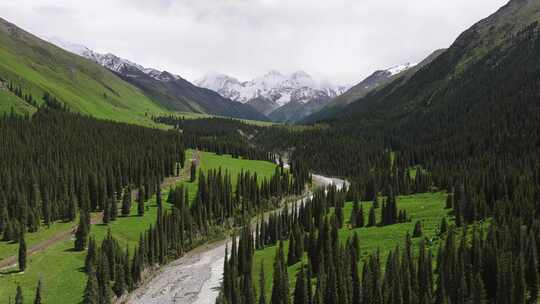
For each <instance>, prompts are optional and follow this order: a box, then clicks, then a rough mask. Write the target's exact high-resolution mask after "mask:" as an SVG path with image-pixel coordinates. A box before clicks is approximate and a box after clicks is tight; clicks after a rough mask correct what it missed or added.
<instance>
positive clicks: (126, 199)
mask: <svg viewBox="0 0 540 304" xmlns="http://www.w3.org/2000/svg"><path fill="white" fill-rule="evenodd" d="M130 212H131V189H130V188H129V187H127V188H126V189H125V190H124V195H123V197H122V216H129V213H130Z"/></svg>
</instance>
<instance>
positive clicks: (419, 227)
mask: <svg viewBox="0 0 540 304" xmlns="http://www.w3.org/2000/svg"><path fill="white" fill-rule="evenodd" d="M422 235H423V232H422V222H421V221H417V222H416V224H415V225H414V230H413V234H412V237H413V238H418V237H421V236H422Z"/></svg>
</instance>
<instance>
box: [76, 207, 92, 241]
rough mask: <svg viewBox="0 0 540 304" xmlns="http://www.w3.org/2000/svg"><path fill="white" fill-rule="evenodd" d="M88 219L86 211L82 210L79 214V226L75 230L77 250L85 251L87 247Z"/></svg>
mask: <svg viewBox="0 0 540 304" xmlns="http://www.w3.org/2000/svg"><path fill="white" fill-rule="evenodd" d="M87 223H88V221H87V220H86V213H85V212H84V211H83V210H81V212H80V216H79V226H78V227H77V231H76V232H75V251H83V250H84V248H85V247H86V241H87V238H88V232H89V231H88V230H89V229H88V224H87Z"/></svg>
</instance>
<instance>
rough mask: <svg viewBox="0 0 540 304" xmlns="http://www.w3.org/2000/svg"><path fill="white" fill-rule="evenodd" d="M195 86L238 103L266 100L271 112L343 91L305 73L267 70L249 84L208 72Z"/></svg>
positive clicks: (332, 96)
mask: <svg viewBox="0 0 540 304" xmlns="http://www.w3.org/2000/svg"><path fill="white" fill-rule="evenodd" d="M195 83H196V84H197V85H198V86H201V87H204V88H208V89H211V90H214V91H216V92H218V93H219V94H221V95H222V96H223V97H225V98H229V99H232V100H235V101H239V102H242V103H252V102H253V101H255V100H257V101H259V102H260V100H266V101H267V103H268V104H270V105H271V108H272V109H276V108H278V107H281V106H283V105H285V104H288V103H289V102H299V103H307V102H309V101H311V100H314V99H319V100H320V99H331V98H334V97H336V96H338V95H340V94H342V93H343V92H344V91H345V89H346V88H345V87H341V86H335V85H332V84H329V83H324V82H320V81H316V80H315V79H313V77H311V76H310V75H309V74H308V73H306V72H304V71H297V72H294V73H292V74H290V75H284V74H282V73H280V72H278V71H275V70H270V71H268V72H266V73H265V74H264V75H263V76H259V77H255V78H254V79H252V80H250V81H245V82H242V81H239V80H238V79H236V78H234V77H231V76H227V75H225V74H220V73H216V72H211V73H208V74H207V75H205V76H204V77H203V78H201V79H200V80H197V81H196V82H195Z"/></svg>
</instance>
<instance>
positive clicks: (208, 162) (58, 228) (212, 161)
mask: <svg viewBox="0 0 540 304" xmlns="http://www.w3.org/2000/svg"><path fill="white" fill-rule="evenodd" d="M197 155H200V156H199V157H197ZM194 158H198V159H199V168H200V169H202V170H204V171H206V170H209V169H218V168H220V167H221V168H222V170H228V171H229V172H230V173H231V177H232V179H233V185H234V184H235V183H236V177H237V174H238V173H240V172H241V171H242V170H244V171H245V170H250V171H251V172H257V174H258V175H259V176H260V178H261V180H262V179H263V178H264V177H266V178H270V176H271V175H272V174H273V173H274V169H275V167H276V165H275V164H272V163H269V162H264V161H251V160H244V159H235V158H232V157H230V156H219V155H216V154H214V153H209V152H195V151H192V150H190V151H188V152H187V157H186V164H185V166H184V172H183V174H181V175H180V177H177V178H169V179H166V180H165V182H164V183H163V184H162V188H163V191H162V198H163V200H165V198H166V197H167V194H168V190H169V188H170V187H171V186H173V185H177V184H179V183H183V185H184V186H185V187H187V189H189V193H190V196H191V197H194V196H195V193H196V190H197V182H193V183H191V182H189V181H187V177H188V176H189V173H188V171H189V164H190V162H191V160H192V159H194ZM147 206H148V209H147V211H146V212H145V214H144V216H143V217H139V216H136V213H137V206H136V204H132V211H131V214H132V215H131V216H128V217H118V219H117V220H116V221H114V222H111V223H110V224H109V225H103V224H100V222H101V221H100V220H99V218H100V214H95V216H96V219H97V220H96V221H94V222H95V224H94V225H92V228H91V233H90V234H91V235H92V236H94V237H95V238H96V241H98V242H100V241H101V240H102V239H103V238H104V237H105V236H106V235H107V231H108V230H109V229H110V230H111V232H112V235H113V236H114V237H115V238H116V239H117V240H118V241H119V242H120V244H124V245H125V246H127V247H128V248H130V249H133V248H134V247H135V245H136V244H137V242H138V239H139V235H140V233H142V232H144V231H145V230H146V229H148V227H149V226H150V225H152V224H154V223H155V220H156V214H157V205H156V201H155V197H154V198H151V199H150V200H149V201H148V202H147ZM75 225H76V223H74V222H72V223H55V224H53V225H51V227H50V228H41V229H40V231H39V232H37V233H28V234H27V236H26V237H27V239H26V240H27V245H28V248H29V250H28V251H29V252H28V253H29V254H28V261H27V263H28V267H27V269H26V271H25V272H24V273H20V272H18V269H17V268H16V267H15V266H16V265H13V256H14V255H16V254H17V250H18V245H17V244H9V243H5V242H1V243H0V259H1V260H0V264H3V265H10V266H13V267H8V268H5V266H4V269H2V270H0V302H1V303H9V302H10V301H11V300H12V299H14V297H15V290H16V288H17V286H18V285H20V286H21V287H22V290H23V295H24V297H25V299H33V297H34V292H35V288H36V284H37V282H38V280H39V279H41V280H42V281H43V301H44V303H79V302H80V301H81V299H82V295H83V291H84V287H85V284H86V274H85V273H84V272H83V269H82V267H83V265H84V260H85V257H86V252H75V251H73V235H72V232H73V228H74V227H75ZM44 244H45V245H44ZM33 248H34V249H35V250H34V252H32V249H33ZM15 261H16V258H15Z"/></svg>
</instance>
